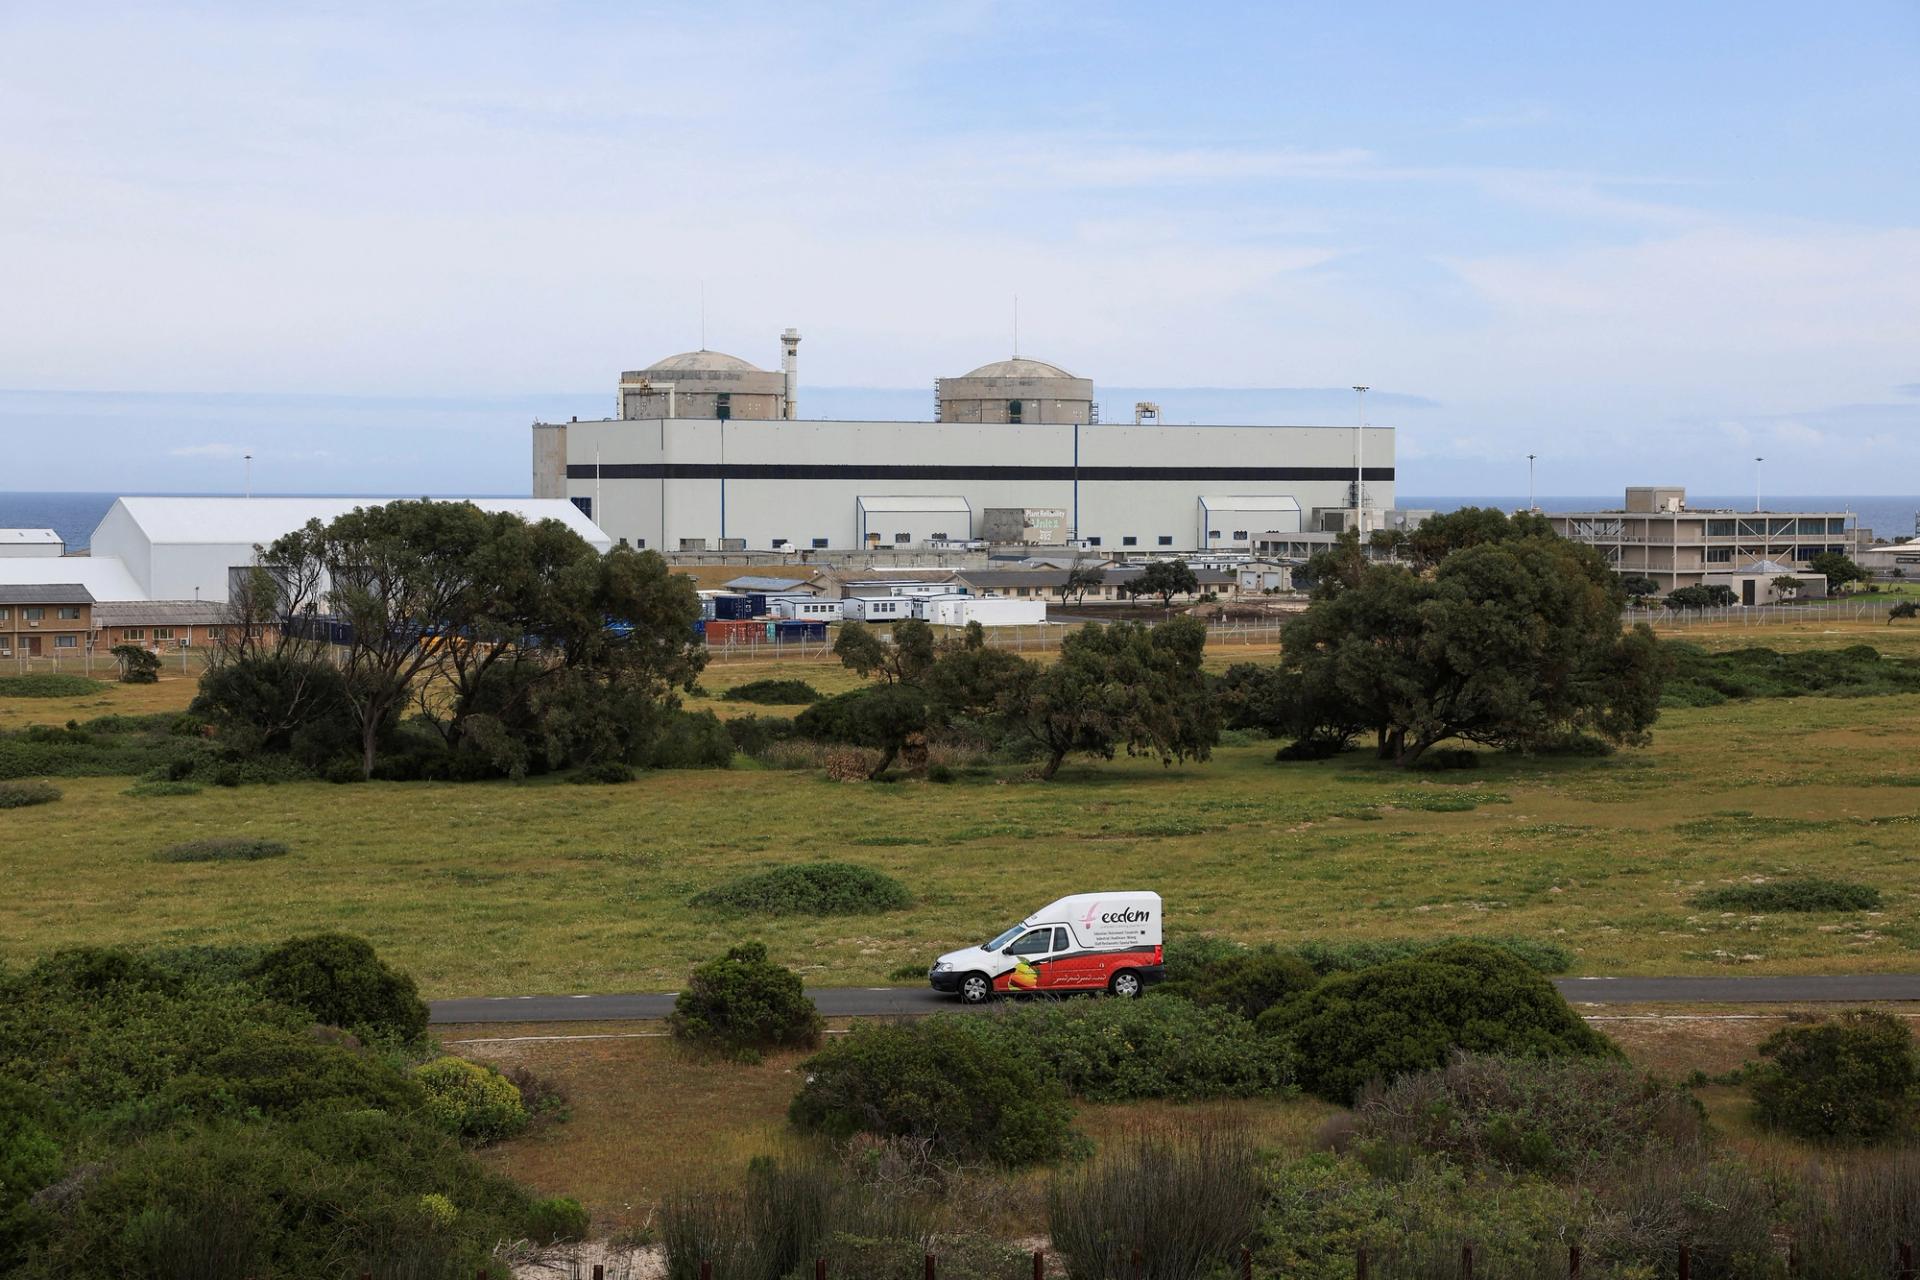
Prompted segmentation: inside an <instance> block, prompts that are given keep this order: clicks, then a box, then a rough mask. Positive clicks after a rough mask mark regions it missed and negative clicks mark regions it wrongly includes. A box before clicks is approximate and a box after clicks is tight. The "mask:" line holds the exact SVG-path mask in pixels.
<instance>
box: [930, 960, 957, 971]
mask: <svg viewBox="0 0 1920 1280" xmlns="http://www.w3.org/2000/svg"><path fill="white" fill-rule="evenodd" d="M930 972H932V973H952V972H953V966H952V965H950V964H948V963H947V962H946V961H945V960H935V961H934V962H933V968H932V969H931V970H930Z"/></svg>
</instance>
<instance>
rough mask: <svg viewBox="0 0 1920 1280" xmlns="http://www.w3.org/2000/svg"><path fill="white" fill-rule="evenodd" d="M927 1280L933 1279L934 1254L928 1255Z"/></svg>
mask: <svg viewBox="0 0 1920 1280" xmlns="http://www.w3.org/2000/svg"><path fill="white" fill-rule="evenodd" d="M927 1280H933V1255H932V1254H928V1255H927Z"/></svg>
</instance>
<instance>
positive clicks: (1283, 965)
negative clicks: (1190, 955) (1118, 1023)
mask: <svg viewBox="0 0 1920 1280" xmlns="http://www.w3.org/2000/svg"><path fill="white" fill-rule="evenodd" d="M1169 967H1170V969H1172V970H1173V972H1172V973H1171V974H1170V976H1169V977H1168V980H1167V982H1166V984H1165V985H1164V986H1162V987H1161V988H1159V991H1158V992H1157V993H1156V994H1159V995H1164V996H1179V997H1182V998H1184V999H1187V1000H1191V1001H1192V1002H1193V1003H1195V1004H1197V1005H1204V1006H1206V1007H1208V1008H1220V1009H1229V1010H1232V1011H1233V1012H1234V1013H1237V1014H1239V1015H1240V1016H1241V1017H1243V1018H1257V1017H1259V1016H1260V1015H1261V1014H1263V1013H1265V1012H1266V1011H1267V1010H1268V1009H1269V1008H1271V1007H1272V1006H1274V1005H1276V1004H1280V1003H1281V1002H1283V1001H1285V1000H1288V999H1290V998H1292V997H1293V996H1296V995H1298V994H1300V993H1301V992H1302V991H1305V990H1307V989H1308V988H1309V987H1311V986H1313V984H1314V983H1316V982H1318V981H1319V980H1320V975H1319V974H1318V973H1316V972H1315V971H1314V969H1313V966H1312V965H1309V964H1308V963H1307V962H1306V961H1305V960H1302V959H1301V958H1300V957H1299V956H1298V955H1295V954H1293V953H1292V952H1287V951H1282V950H1280V949H1279V948H1278V947H1275V946H1273V945H1271V944H1269V945H1267V946H1263V947H1259V948H1257V949H1253V950H1240V951H1231V950H1230V951H1223V952H1221V953H1220V954H1219V955H1217V956H1214V957H1212V958H1209V959H1204V960H1197V961H1188V962H1187V963H1184V964H1179V965H1177V966H1169Z"/></svg>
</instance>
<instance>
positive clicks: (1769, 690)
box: [1661, 640, 1920, 707]
mask: <svg viewBox="0 0 1920 1280" xmlns="http://www.w3.org/2000/svg"><path fill="white" fill-rule="evenodd" d="M1661 648H1662V649H1663V650H1665V651H1666V652H1667V653H1668V654H1670V655H1671V656H1672V658H1673V661H1674V670H1673V673H1672V675H1670V676H1669V677H1668V679H1667V683H1666V687H1665V689H1664V691H1663V693H1662V697H1661V704H1662V705H1663V706H1669V707H1708V706H1716V705H1718V704H1720V703H1722V702H1726V701H1728V700H1729V699H1738V698H1798V697H1807V696H1825V697H1854V698H1857V697H1870V696H1875V695H1881V694H1892V693H1909V692H1912V691H1914V690H1916V689H1920V662H1914V661H1912V660H1911V659H1901V658H1886V657H1882V656H1881V655H1880V653H1879V651H1877V650H1876V649H1874V648H1873V647H1872V646H1871V645H1864V644H1857V645H1849V646H1847V647H1846V648H1844V649H1803V650H1800V651H1798V652H1794V653H1778V652H1776V651H1774V650H1772V649H1760V648H1754V649H1734V650H1731V651H1728V652H1725V653H1709V652H1708V651H1707V650H1705V649H1702V648H1701V647H1700V646H1699V645H1695V644H1689V643H1687V642H1685V641H1676V640H1669V641H1666V642H1664V643H1663V644H1662V645H1661Z"/></svg>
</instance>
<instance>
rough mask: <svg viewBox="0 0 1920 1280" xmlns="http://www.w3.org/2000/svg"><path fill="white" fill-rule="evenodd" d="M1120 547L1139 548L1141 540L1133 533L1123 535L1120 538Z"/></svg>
mask: <svg viewBox="0 0 1920 1280" xmlns="http://www.w3.org/2000/svg"><path fill="white" fill-rule="evenodd" d="M1120 545H1121V546H1123V547H1137V546H1139V545H1140V539H1139V538H1136V537H1135V536H1134V535H1133V534H1131V533H1128V534H1123V535H1121V538H1120Z"/></svg>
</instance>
